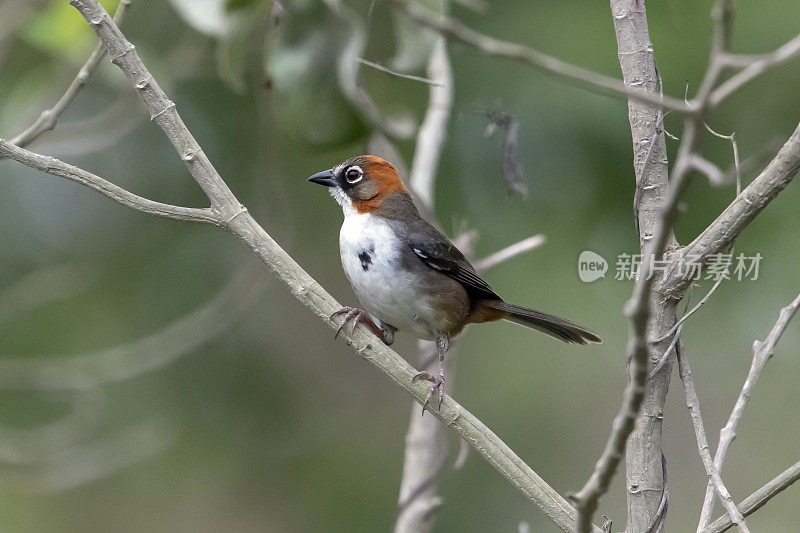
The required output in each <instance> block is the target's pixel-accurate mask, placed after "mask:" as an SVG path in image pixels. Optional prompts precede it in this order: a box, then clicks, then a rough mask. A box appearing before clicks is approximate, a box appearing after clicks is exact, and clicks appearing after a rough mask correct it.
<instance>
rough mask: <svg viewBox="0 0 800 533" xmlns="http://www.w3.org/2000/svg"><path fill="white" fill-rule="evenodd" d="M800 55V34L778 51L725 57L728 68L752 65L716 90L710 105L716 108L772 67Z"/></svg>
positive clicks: (712, 94)
mask: <svg viewBox="0 0 800 533" xmlns="http://www.w3.org/2000/svg"><path fill="white" fill-rule="evenodd" d="M798 53H800V34H799V35H797V36H796V37H794V38H793V39H791V40H790V41H788V42H787V43H786V44H784V45H783V46H781V47H780V48H778V49H777V50H775V51H773V52H770V53H768V54H763V55H760V56H738V58H737V56H732V55H731V56H727V55H726V56H725V57H724V61H725V62H726V64H727V65H728V66H734V65H735V66H742V65H744V64H745V63H747V62H748V61H750V63H749V64H748V65H747V66H746V67H745V68H744V69H743V70H742V71H740V72H739V73H737V74H735V75H733V76H731V77H730V78H728V79H727V80H726V81H725V82H724V83H722V84H720V86H719V87H717V88H716V89H714V91H713V92H712V93H711V96H710V98H709V104H710V105H711V106H712V107H714V106H717V105H719V103H720V102H722V101H723V100H725V99H726V98H728V97H729V96H730V95H731V94H733V93H734V92H735V91H736V90H737V89H739V88H740V87H742V86H743V85H744V84H746V83H747V82H749V81H751V80H753V79H754V78H756V77H758V76H760V75H761V74H762V73H763V72H765V71H766V70H767V69H769V68H770V67H774V66H776V65H779V64H781V63H783V62H784V61H786V60H788V59H790V58H792V57H794V56H795V55H797V54H798Z"/></svg>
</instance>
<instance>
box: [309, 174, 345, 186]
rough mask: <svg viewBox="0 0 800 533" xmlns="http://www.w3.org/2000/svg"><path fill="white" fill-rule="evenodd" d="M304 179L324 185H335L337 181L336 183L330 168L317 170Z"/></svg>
mask: <svg viewBox="0 0 800 533" xmlns="http://www.w3.org/2000/svg"><path fill="white" fill-rule="evenodd" d="M306 181H310V182H311V183H318V184H320V185H324V186H326V187H336V186H337V185H338V183H336V179H335V178H334V177H333V171H332V170H323V171H322V172H317V173H316V174H314V175H313V176H311V177H310V178H308V179H307V180H306Z"/></svg>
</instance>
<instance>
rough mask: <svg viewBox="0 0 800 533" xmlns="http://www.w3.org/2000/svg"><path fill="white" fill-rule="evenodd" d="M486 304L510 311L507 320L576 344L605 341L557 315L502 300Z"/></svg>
mask: <svg viewBox="0 0 800 533" xmlns="http://www.w3.org/2000/svg"><path fill="white" fill-rule="evenodd" d="M484 305H485V306H486V307H489V308H491V309H496V310H497V311H504V312H506V313H508V315H506V316H504V317H503V318H505V319H506V320H510V321H511V322H514V323H516V324H520V325H523V326H527V327H529V328H532V329H535V330H538V331H541V332H542V333H546V334H547V335H550V336H551V337H555V338H556V339H558V340H560V341H564V342H574V343H576V344H588V343H590V342H603V340H602V339H601V338H600V337H598V336H597V335H595V334H594V333H592V332H591V331H589V330H588V329H586V328H584V327H581V326H579V325H577V324H573V323H572V322H570V321H569V320H565V319H563V318H559V317H557V316H553V315H548V314H546V313H541V312H539V311H534V310H533V309H528V308H526V307H520V306H518V305H514V304H510V303H508V302H504V301H502V300H493V301H488V302H484Z"/></svg>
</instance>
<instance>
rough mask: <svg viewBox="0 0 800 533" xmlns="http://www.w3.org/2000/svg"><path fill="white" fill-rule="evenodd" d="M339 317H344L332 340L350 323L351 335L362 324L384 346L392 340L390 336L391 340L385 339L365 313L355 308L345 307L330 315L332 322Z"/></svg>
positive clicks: (380, 330)
mask: <svg viewBox="0 0 800 533" xmlns="http://www.w3.org/2000/svg"><path fill="white" fill-rule="evenodd" d="M339 315H344V320H343V321H342V325H341V326H339V329H337V330H336V334H335V335H334V336H333V338H334V339H336V338H337V337H338V336H339V333H341V332H342V330H343V329H344V327H345V326H346V325H347V323H348V322H352V323H353V327H352V329H350V333H351V334H353V333H354V332H355V331H356V326H358V325H359V324H364V325H365V326H367V327H368V328H369V330H370V331H371V332H372V333H374V334H375V335H377V336H378V338H379V339H380V340H382V341H383V343H384V344H386V345H389V344H391V343H392V341H393V340H394V336H392V338H391V339H387V337H386V335H385V333H384V331H383V330H382V329H381V328H379V327H378V326H377V325H376V324H375V322H373V321H372V319H370V317H369V316H367V313H365V312H364V311H362V310H361V309H359V308H357V307H350V306H349V305H346V306H344V307H342V308H341V309H339V310H338V311H336V312H335V313H333V314H332V315H331V320H333V319H334V318H336V317H337V316H339Z"/></svg>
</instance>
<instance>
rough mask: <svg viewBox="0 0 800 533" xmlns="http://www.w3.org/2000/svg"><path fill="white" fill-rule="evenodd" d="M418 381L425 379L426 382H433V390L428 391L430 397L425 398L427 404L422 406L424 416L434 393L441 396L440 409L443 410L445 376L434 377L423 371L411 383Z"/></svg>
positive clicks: (424, 403)
mask: <svg viewBox="0 0 800 533" xmlns="http://www.w3.org/2000/svg"><path fill="white" fill-rule="evenodd" d="M418 379H424V380H425V381H430V382H431V388H430V390H429V391H428V395H427V396H425V402H423V404H422V414H423V415H424V414H425V409H426V408H427V407H428V403H429V402H430V401H431V397H432V396H433V393H434V391H435V392H436V394H437V395H438V396H439V407H438V409H439V410H441V408H442V401H443V400H444V375H442V374H439V375H438V376H432V375H431V374H429V373H428V372H425V371H422V372H418V373H417V374H416V375H415V376H414V377H413V378H412V379H411V381H412V382H414V381H416V380H418Z"/></svg>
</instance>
